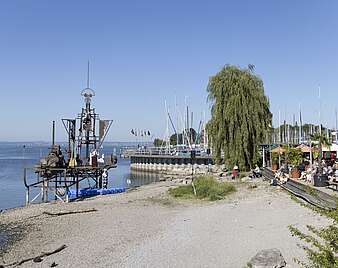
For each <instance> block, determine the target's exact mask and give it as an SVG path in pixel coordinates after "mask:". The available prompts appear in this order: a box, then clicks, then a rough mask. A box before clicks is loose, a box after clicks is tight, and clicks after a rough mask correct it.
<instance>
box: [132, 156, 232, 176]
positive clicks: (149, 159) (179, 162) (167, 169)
mask: <svg viewBox="0 0 338 268" xmlns="http://www.w3.org/2000/svg"><path fill="white" fill-rule="evenodd" d="M130 161H131V164H130V167H131V169H132V170H136V171H143V172H153V173H161V174H167V175H191V174H192V173H193V174H207V173H220V172H223V171H224V170H225V167H224V166H223V165H221V166H220V165H214V163H213V159H212V158H211V157H201V156H197V157H196V158H195V159H191V158H190V157H185V156H167V155H132V156H131V157H130Z"/></svg>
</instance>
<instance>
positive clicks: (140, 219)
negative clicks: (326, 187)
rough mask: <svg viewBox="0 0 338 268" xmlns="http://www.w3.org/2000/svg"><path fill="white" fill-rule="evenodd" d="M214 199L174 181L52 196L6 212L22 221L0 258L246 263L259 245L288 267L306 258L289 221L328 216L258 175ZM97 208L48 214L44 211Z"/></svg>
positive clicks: (91, 263)
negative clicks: (179, 190)
mask: <svg viewBox="0 0 338 268" xmlns="http://www.w3.org/2000/svg"><path fill="white" fill-rule="evenodd" d="M256 185H258V187H257V188H252V187H248V184H246V183H242V184H239V185H238V186H237V187H238V191H237V192H236V193H234V194H232V195H231V196H229V197H228V198H227V199H226V200H222V201H217V202H207V201H188V200H174V199H173V198H171V197H169V196H168V194H167V190H168V188H169V187H173V183H172V182H160V183H155V184H151V185H147V186H142V187H140V188H138V189H136V190H133V191H129V192H127V193H123V194H119V195H112V196H100V197H96V198H91V199H87V200H85V201H80V202H73V203H69V204H61V203H49V204H40V205H32V206H29V207H27V208H18V209H13V210H9V211H6V212H5V213H2V214H1V215H0V223H1V224H3V225H13V226H16V227H20V228H23V230H24V231H23V232H22V234H21V239H20V240H18V239H17V241H16V242H14V243H13V244H12V245H10V246H9V248H8V249H7V250H6V252H2V254H1V255H2V258H0V264H8V263H11V262H14V261H18V260H22V259H26V258H29V257H34V256H38V255H39V254H41V253H42V252H46V251H53V250H55V249H57V248H59V247H60V246H62V245H66V246H67V248H66V249H64V250H63V251H61V252H59V253H57V254H53V255H51V256H48V257H45V258H43V261H42V262H40V263H34V262H32V261H30V262H26V263H24V264H23V265H22V266H21V267H51V266H52V264H53V263H54V264H55V265H57V267H244V266H245V265H246V263H247V262H248V261H249V260H250V259H251V257H253V256H254V255H255V254H256V253H257V252H258V251H260V250H262V249H270V248H278V249H280V251H281V252H282V254H283V256H284V258H285V260H286V262H287V267H298V266H297V265H296V264H295V263H294V261H293V258H294V257H296V258H300V259H303V258H304V251H303V249H302V248H301V247H299V245H297V244H298V243H299V242H300V241H299V240H298V239H297V238H296V237H292V236H291V234H290V232H289V230H288V226H289V225H295V226H297V227H298V228H300V229H302V230H305V226H306V225H307V224H312V225H314V226H323V225H326V224H328V222H329V221H328V220H327V219H326V218H323V217H321V216H319V215H318V214H316V213H315V212H313V211H312V210H310V209H307V208H304V207H302V206H300V205H299V204H298V203H296V202H295V201H293V200H292V199H291V198H290V196H289V195H288V194H287V193H285V192H283V191H282V190H280V189H278V188H274V187H270V186H269V185H268V184H267V183H265V182H258V183H257V184H256ZM93 208H94V209H96V210H97V211H95V212H91V213H83V214H76V215H75V214H73V215H63V216H50V215H45V214H43V212H60V211H79V210H86V209H93Z"/></svg>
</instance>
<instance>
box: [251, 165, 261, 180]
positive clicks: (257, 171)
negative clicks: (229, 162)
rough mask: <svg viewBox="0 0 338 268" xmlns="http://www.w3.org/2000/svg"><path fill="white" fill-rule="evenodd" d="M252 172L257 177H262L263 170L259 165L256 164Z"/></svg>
mask: <svg viewBox="0 0 338 268" xmlns="http://www.w3.org/2000/svg"><path fill="white" fill-rule="evenodd" d="M252 174H253V176H254V177H255V178H260V177H262V172H261V170H260V168H259V166H257V165H256V167H255V169H254V170H253V171H252Z"/></svg>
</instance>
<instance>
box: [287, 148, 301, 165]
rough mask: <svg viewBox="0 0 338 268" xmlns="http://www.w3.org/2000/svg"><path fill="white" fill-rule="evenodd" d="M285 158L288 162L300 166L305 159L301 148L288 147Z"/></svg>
mask: <svg viewBox="0 0 338 268" xmlns="http://www.w3.org/2000/svg"><path fill="white" fill-rule="evenodd" d="M285 158H286V160H287V162H288V163H290V164H291V165H293V166H294V167H298V166H299V165H300V164H301V163H302V161H303V153H302V150H301V149H299V148H292V147H288V148H287V149H286V152H285Z"/></svg>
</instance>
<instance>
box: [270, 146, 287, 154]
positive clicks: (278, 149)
mask: <svg viewBox="0 0 338 268" xmlns="http://www.w3.org/2000/svg"><path fill="white" fill-rule="evenodd" d="M285 151H286V150H285V149H284V148H283V147H280V146H278V147H276V148H274V149H272V150H271V153H279V154H282V153H284V152H285Z"/></svg>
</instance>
